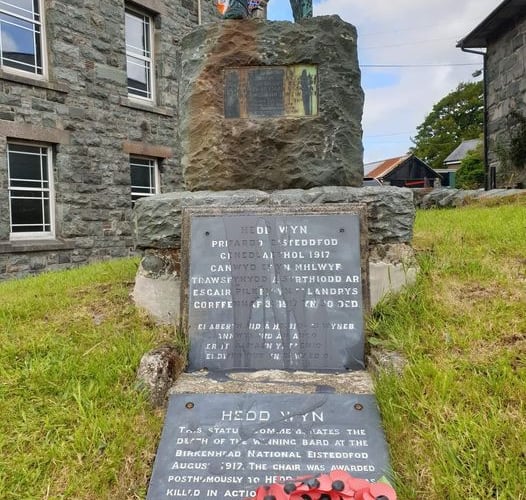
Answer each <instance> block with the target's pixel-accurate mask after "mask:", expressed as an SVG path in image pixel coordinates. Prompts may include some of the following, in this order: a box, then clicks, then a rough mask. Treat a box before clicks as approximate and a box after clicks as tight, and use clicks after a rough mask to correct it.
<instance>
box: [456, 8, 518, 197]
mask: <svg viewBox="0 0 526 500" xmlns="http://www.w3.org/2000/svg"><path fill="white" fill-rule="evenodd" d="M457 46H458V47H460V48H461V49H462V50H464V51H466V52H475V53H479V54H481V55H484V75H485V103H486V104H485V112H486V120H485V121H486V124H485V142H486V155H487V165H486V168H487V173H488V182H487V187H489V188H492V187H495V186H496V184H497V183H498V184H499V185H502V186H504V185H506V184H507V183H508V182H509V180H508V179H509V177H508V176H507V175H505V172H504V171H503V168H502V164H501V161H500V158H499V154H498V150H499V148H500V147H502V146H504V147H506V146H508V145H509V141H510V134H511V133H512V131H513V130H514V127H516V126H517V122H516V120H515V119H514V116H513V113H514V112H518V113H520V114H522V116H524V117H526V84H525V82H526V65H525V64H524V61H525V60H526V2H525V1H524V0H505V1H503V2H501V3H500V5H499V6H498V7H497V8H496V9H495V10H494V11H493V12H492V13H491V14H490V15H489V16H488V17H487V18H486V19H484V21H482V22H481V23H480V24H479V25H478V26H477V27H476V28H475V29H474V30H473V31H472V32H471V33H469V34H468V35H467V36H466V37H464V38H463V39H462V40H461V41H460V42H458V44H457ZM473 49H479V50H473ZM480 49H485V51H480ZM525 163H526V159H525ZM517 174H518V175H517V176H516V177H515V178H514V183H517V182H523V183H524V182H526V168H523V169H522V170H521V171H520V172H517Z"/></svg>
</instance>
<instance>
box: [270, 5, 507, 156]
mask: <svg viewBox="0 0 526 500" xmlns="http://www.w3.org/2000/svg"><path fill="white" fill-rule="evenodd" d="M500 3H501V0H423V1H422V0H314V15H315V16H321V15H330V14H337V15H339V16H340V17H341V18H342V19H343V20H344V21H346V22H349V23H351V24H353V25H354V26H356V28H357V30H358V58H359V63H360V67H361V73H362V87H363V90H364V92H365V105H364V116H363V122H362V123H363V133H364V137H363V142H364V162H365V163H368V162H373V161H379V160H383V159H387V158H392V157H395V156H401V155H403V154H405V153H407V152H408V150H409V148H410V147H411V146H412V145H413V143H412V142H411V138H412V137H415V135H416V127H417V126H418V125H420V124H421V123H422V122H423V121H424V119H425V117H426V115H427V114H429V113H430V112H431V110H432V108H433V105H434V104H436V103H437V102H438V101H439V100H440V99H441V98H442V97H444V96H446V95H447V94H448V93H449V92H451V91H452V90H454V89H455V88H456V87H457V86H458V84H459V83H460V82H470V81H477V80H479V79H480V77H478V78H477V77H473V73H474V72H476V71H477V70H480V69H482V56H479V55H475V54H468V53H465V52H462V51H461V50H460V49H459V48H457V47H456V44H457V42H458V41H459V40H460V39H462V38H463V37H465V36H466V35H467V34H468V33H470V32H471V31H472V30H473V29H474V28H475V27H476V26H477V25H478V24H479V23H480V22H481V21H483V20H484V19H485V18H486V17H487V16H488V15H489V14H490V13H491V12H492V11H493V10H494V9H495V8H496V7H497V6H498V5H499V4H500ZM268 18H269V19H271V20H290V19H292V13H291V9H290V4H289V1H288V0H270V1H269V4H268ZM374 66H384V67H374ZM396 66H402V67H396Z"/></svg>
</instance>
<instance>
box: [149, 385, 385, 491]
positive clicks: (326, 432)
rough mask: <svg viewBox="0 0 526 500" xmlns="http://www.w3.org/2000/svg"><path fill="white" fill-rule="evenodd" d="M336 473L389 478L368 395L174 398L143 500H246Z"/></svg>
mask: <svg viewBox="0 0 526 500" xmlns="http://www.w3.org/2000/svg"><path fill="white" fill-rule="evenodd" d="M333 469H343V470H346V471H347V472H349V474H351V475H352V476H355V477H360V478H364V479H368V480H369V481H371V482H374V481H376V480H378V479H379V478H381V477H382V476H384V475H385V476H389V459H388V452H387V446H386V443H385V438H384V435H383V431H382V427H381V423H380V416H379V413H378V409H377V406H376V400H375V397H374V396H373V395H353V394H347V395H337V394H308V395H299V394H294V395H277V394H272V395H262V394H258V395H250V394H223V395H219V394H216V395H209V394H207V395H175V396H172V397H171V398H170V403H169V407H168V412H167V415H166V421H165V426H164V430H163V433H162V437H161V442H160V445H159V449H158V451H157V457H156V459H155V464H154V468H153V474H152V478H151V480H150V486H149V490H148V496H147V500H161V499H166V498H171V499H186V498H193V497H195V498H220V499H224V498H238V499H244V498H249V497H254V496H255V490H256V489H257V487H258V486H259V485H262V484H269V483H273V482H276V481H278V480H280V479H291V478H296V477H299V476H304V475H309V474H311V475H316V474H320V473H327V472H330V471H331V470H333Z"/></svg>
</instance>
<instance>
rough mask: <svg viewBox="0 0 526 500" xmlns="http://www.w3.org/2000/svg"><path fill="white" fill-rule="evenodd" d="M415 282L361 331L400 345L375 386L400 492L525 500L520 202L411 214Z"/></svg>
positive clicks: (524, 285) (525, 256)
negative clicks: (417, 268)
mask: <svg viewBox="0 0 526 500" xmlns="http://www.w3.org/2000/svg"><path fill="white" fill-rule="evenodd" d="M414 245H415V247H416V249H417V250H418V255H419V257H418V258H419V261H420V264H421V267H422V273H421V275H420V277H419V279H418V281H417V283H416V284H415V286H413V287H411V288H409V289H407V290H405V291H404V292H403V293H401V294H400V295H398V296H396V297H390V298H388V299H386V300H384V301H383V302H382V303H381V304H380V305H379V306H378V307H377V308H376V310H375V312H374V315H373V316H372V318H371V319H370V321H369V327H370V329H371V330H372V331H373V332H374V334H375V343H376V342H380V343H381V344H382V345H383V346H384V347H385V348H388V349H395V350H399V351H401V352H403V353H404V354H405V356H406V357H407V359H408V365H407V368H406V370H405V371H404V373H403V375H402V376H401V377H397V376H394V375H392V374H384V375H383V376H381V377H380V378H379V379H378V380H377V383H376V387H377V396H378V400H379V405H380V407H381V411H382V415H383V419H384V425H385V429H386V434H387V438H388V441H389V444H390V448H391V454H392V464H393V468H394V472H395V476H396V483H397V489H398V491H399V496H400V498H401V499H419V498H423V497H425V498H428V499H430V500H433V499H437V500H438V499H444V498H447V499H456V498H458V499H461V498H462V499H463V498H466V499H474V500H475V499H483V498H495V499H526V208H525V207H524V206H522V205H521V202H520V201H517V202H516V203H515V204H513V205H506V206H498V207H467V208H463V209H457V210H443V211H434V210H433V211H422V212H419V213H418V215H417V222H416V227H415V240H414Z"/></svg>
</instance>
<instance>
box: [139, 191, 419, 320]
mask: <svg viewBox="0 0 526 500" xmlns="http://www.w3.org/2000/svg"><path fill="white" fill-rule="evenodd" d="M340 203H360V204H365V205H366V207H367V225H368V241H369V245H368V246H369V280H370V303H371V306H373V307H374V305H375V304H377V303H378V301H379V300H380V299H381V298H382V297H383V296H384V295H385V294H386V293H390V292H396V291H398V290H399V289H400V288H401V287H402V286H404V285H406V284H408V283H412V282H413V281H414V280H415V277H416V269H417V266H416V263H415V259H414V253H413V249H412V247H411V245H410V243H411V239H412V235H413V222H414V217H415V207H414V202H413V192H412V191H411V190H410V189H402V188H396V187H382V188H376V187H364V188H353V187H338V186H336V187H334V186H332V187H318V188H312V189H308V190H302V189H288V190H284V191H274V192H272V193H266V192H264V191H257V190H238V191H221V192H214V191H198V192H195V193H190V192H174V193H169V194H165V195H158V196H152V197H149V198H143V199H141V200H138V201H137V204H136V209H135V242H136V245H137V247H139V248H141V249H142V250H144V251H145V257H144V259H143V261H142V262H141V265H140V266H139V271H138V273H137V279H136V281H135V289H134V293H133V296H134V299H135V303H136V304H137V305H139V306H141V307H143V308H144V309H146V310H147V311H148V312H149V313H150V314H151V315H152V316H153V317H154V318H155V319H156V320H158V321H160V322H162V323H171V324H176V323H177V320H178V317H179V312H180V308H179V305H180V304H179V299H180V272H179V271H180V269H179V267H180V266H179V262H180V249H181V218H182V215H181V214H182V210H183V209H184V208H185V207H203V206H206V207H239V208H240V207H243V206H259V207H266V206H269V207H279V206H294V207H305V208H307V209H308V207H309V205H321V204H332V205H338V204H340Z"/></svg>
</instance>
